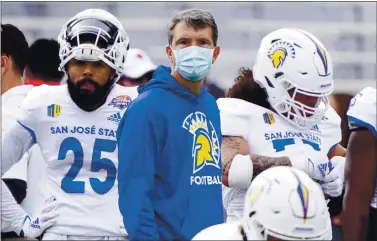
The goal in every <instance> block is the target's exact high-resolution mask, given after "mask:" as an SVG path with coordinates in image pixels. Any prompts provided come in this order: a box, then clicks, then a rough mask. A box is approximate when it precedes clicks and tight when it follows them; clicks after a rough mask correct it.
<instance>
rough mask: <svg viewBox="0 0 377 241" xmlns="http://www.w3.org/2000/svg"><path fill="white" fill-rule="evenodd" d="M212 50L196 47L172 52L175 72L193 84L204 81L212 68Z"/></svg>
mask: <svg viewBox="0 0 377 241" xmlns="http://www.w3.org/2000/svg"><path fill="white" fill-rule="evenodd" d="M172 50H173V49H172ZM213 50H214V49H207V48H201V47H197V46H191V47H187V48H183V49H178V50H173V53H174V57H175V63H176V70H177V71H178V72H179V73H180V74H181V75H182V77H183V78H185V79H187V80H190V81H193V82H196V81H200V80H202V79H204V77H205V76H206V75H207V74H208V72H209V70H210V69H211V66H212V57H213Z"/></svg>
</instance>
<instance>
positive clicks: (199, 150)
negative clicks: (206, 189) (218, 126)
mask: <svg viewBox="0 0 377 241" xmlns="http://www.w3.org/2000/svg"><path fill="white" fill-rule="evenodd" d="M182 127H183V128H184V129H186V130H188V131H189V132H190V133H191V134H192V136H193V144H192V147H191V148H192V157H193V174H195V173H197V172H198V171H200V170H202V169H203V168H204V167H205V166H214V167H216V168H219V169H220V145H219V139H218V137H217V134H216V131H215V128H214V127H213V125H212V123H211V121H209V120H207V117H206V116H205V115H204V114H203V113H201V112H195V113H191V114H190V115H188V116H187V117H186V118H185V120H184V121H183V125H182Z"/></svg>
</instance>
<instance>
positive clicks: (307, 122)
mask: <svg viewBox="0 0 377 241" xmlns="http://www.w3.org/2000/svg"><path fill="white" fill-rule="evenodd" d="M253 75H254V78H255V81H256V82H257V83H258V84H259V85H261V87H262V88H264V89H265V90H266V92H267V95H268V101H269V103H270V105H271V107H272V108H273V109H274V110H275V111H276V112H277V113H278V114H279V115H280V116H282V117H283V118H285V119H287V120H288V121H289V122H291V123H293V124H294V125H296V126H297V127H299V128H305V129H307V128H311V127H313V126H314V125H315V124H318V123H319V121H321V119H322V117H323V115H324V114H325V112H326V111H327V109H328V107H329V100H328V96H329V95H330V94H331V93H332V91H333V89H334V81H333V66H332V60H331V57H330V54H329V53H328V51H327V50H326V48H325V47H324V46H323V44H322V43H321V42H320V41H319V40H318V39H317V38H316V37H315V36H313V35H312V34H310V33H308V32H305V31H303V30H299V29H279V30H276V31H274V32H272V33H270V34H268V35H267V36H265V37H264V38H263V39H262V42H261V45H260V48H259V50H258V54H257V57H256V61H255V64H254V66H253ZM291 89H292V90H294V91H293V93H291V95H290V93H288V90H291ZM297 94H301V95H306V96H312V97H318V102H317V104H316V105H315V107H312V106H308V105H305V104H303V103H300V102H298V101H295V100H294V99H295V97H296V95H297Z"/></svg>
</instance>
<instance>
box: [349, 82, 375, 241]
mask: <svg viewBox="0 0 377 241" xmlns="http://www.w3.org/2000/svg"><path fill="white" fill-rule="evenodd" d="M376 94H377V93H376V89H375V88H371V87H367V88H365V89H363V90H362V91H361V92H360V93H358V94H357V95H356V96H355V97H354V98H353V99H352V100H351V102H350V106H349V109H348V112H347V117H348V123H349V128H350V130H351V135H350V139H349V142H348V152H347V161H346V170H345V173H346V178H345V187H346V192H345V196H344V200H343V208H344V213H343V217H342V226H343V232H344V240H347V241H348V240H349V241H353V240H377V186H376V180H377V139H376V138H377V130H376V108H377V106H376ZM368 219H369V220H368ZM368 225H369V230H368ZM368 231H369V233H368Z"/></svg>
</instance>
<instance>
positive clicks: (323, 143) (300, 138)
mask: <svg viewBox="0 0 377 241" xmlns="http://www.w3.org/2000/svg"><path fill="white" fill-rule="evenodd" d="M217 104H218V106H219V109H220V118H221V131H222V135H223V136H239V137H243V138H244V139H245V140H246V141H247V143H248V145H249V148H250V152H251V153H252V154H257V155H263V156H269V157H282V156H287V157H289V158H291V159H293V158H295V159H296V160H297V159H298V158H297V157H300V156H302V160H303V164H304V162H305V165H309V164H310V165H311V166H312V169H313V170H314V168H315V167H314V165H315V166H316V167H318V168H319V169H320V170H321V173H322V175H323V176H324V175H325V173H327V172H328V160H327V157H326V156H327V154H328V153H329V152H330V151H331V150H332V148H333V147H334V146H335V145H336V144H338V143H339V142H340V141H341V126H340V123H341V119H340V117H339V115H338V114H337V113H336V112H335V110H334V109H333V108H331V107H330V108H329V109H328V111H327V112H326V114H325V116H324V117H323V118H322V120H321V122H320V123H318V124H317V125H315V126H313V128H311V129H310V130H301V129H299V128H298V127H296V126H294V125H292V124H291V123H289V122H288V121H286V120H285V119H283V118H282V117H280V116H279V115H278V114H276V113H275V112H273V111H271V110H268V109H266V108H263V107H260V106H257V105H255V104H252V103H250V102H247V101H244V100H241V99H235V98H220V99H218V100H217ZM309 152H311V153H309ZM308 153H309V154H308ZM309 156H323V157H325V158H322V159H323V160H319V161H320V162H317V161H318V160H316V162H315V163H313V162H314V161H313V162H312V161H310V160H309V161H308V157H309ZM299 160H301V159H299ZM322 161H323V162H322ZM309 162H310V163H309ZM307 163H309V164H307ZM292 165H293V166H294V167H296V168H298V169H301V170H303V171H305V172H307V171H308V170H304V169H303V168H302V167H301V166H296V164H295V163H292ZM300 165H301V163H300ZM308 174H309V173H308ZM323 176H321V177H318V179H322V178H323ZM246 191H247V190H246V189H237V188H228V187H225V186H223V204H224V208H225V209H226V210H227V215H228V219H227V221H234V220H236V219H239V217H241V216H242V214H243V201H244V200H245V194H246Z"/></svg>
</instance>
